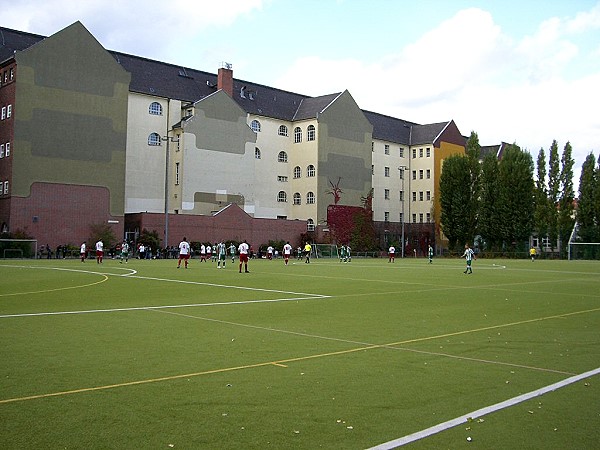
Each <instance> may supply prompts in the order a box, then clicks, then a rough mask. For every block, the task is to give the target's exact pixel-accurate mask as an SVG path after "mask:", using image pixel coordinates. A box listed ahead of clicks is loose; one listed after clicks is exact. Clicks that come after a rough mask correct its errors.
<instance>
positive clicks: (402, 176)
mask: <svg viewBox="0 0 600 450" xmlns="http://www.w3.org/2000/svg"><path fill="white" fill-rule="evenodd" d="M399 169H400V170H399V171H398V172H399V173H400V179H401V180H404V169H403V168H402V167H399Z"/></svg>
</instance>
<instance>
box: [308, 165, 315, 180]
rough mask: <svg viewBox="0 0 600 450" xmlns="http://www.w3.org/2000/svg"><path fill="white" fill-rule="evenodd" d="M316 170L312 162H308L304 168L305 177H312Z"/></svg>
mask: <svg viewBox="0 0 600 450" xmlns="http://www.w3.org/2000/svg"><path fill="white" fill-rule="evenodd" d="M316 172H317V171H316V170H315V166H313V165H312V164H310V165H309V166H308V167H307V168H306V176H307V177H314V176H315V174H316Z"/></svg>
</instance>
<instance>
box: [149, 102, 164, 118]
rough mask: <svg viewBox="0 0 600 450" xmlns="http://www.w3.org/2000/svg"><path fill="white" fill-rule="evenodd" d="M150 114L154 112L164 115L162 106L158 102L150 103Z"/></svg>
mask: <svg viewBox="0 0 600 450" xmlns="http://www.w3.org/2000/svg"><path fill="white" fill-rule="evenodd" d="M148 114H152V115H155V116H162V106H161V104H160V103H158V102H152V103H150V107H149V108H148Z"/></svg>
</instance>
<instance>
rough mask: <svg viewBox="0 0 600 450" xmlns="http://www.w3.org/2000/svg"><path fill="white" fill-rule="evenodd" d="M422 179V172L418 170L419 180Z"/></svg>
mask: <svg viewBox="0 0 600 450" xmlns="http://www.w3.org/2000/svg"><path fill="white" fill-rule="evenodd" d="M422 179H423V170H422V169H421V170H419V180H422Z"/></svg>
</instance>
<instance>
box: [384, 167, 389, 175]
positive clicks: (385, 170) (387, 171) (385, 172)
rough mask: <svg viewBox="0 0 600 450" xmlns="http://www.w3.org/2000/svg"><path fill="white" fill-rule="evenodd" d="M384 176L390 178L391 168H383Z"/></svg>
mask: <svg viewBox="0 0 600 450" xmlns="http://www.w3.org/2000/svg"><path fill="white" fill-rule="evenodd" d="M383 176H384V177H389V176H390V168H389V167H384V168H383Z"/></svg>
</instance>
